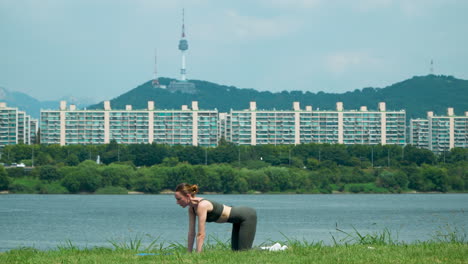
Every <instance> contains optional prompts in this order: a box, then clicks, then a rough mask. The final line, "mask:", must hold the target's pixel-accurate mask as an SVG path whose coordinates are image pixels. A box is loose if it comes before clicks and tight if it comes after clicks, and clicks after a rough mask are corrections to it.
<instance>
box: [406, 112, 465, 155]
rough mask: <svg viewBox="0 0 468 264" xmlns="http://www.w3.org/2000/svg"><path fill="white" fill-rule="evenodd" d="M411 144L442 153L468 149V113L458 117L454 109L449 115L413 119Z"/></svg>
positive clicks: (432, 115)
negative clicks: (454, 149)
mask: <svg viewBox="0 0 468 264" xmlns="http://www.w3.org/2000/svg"><path fill="white" fill-rule="evenodd" d="M410 131H411V139H410V142H411V144H413V145H415V146H418V147H422V148H427V149H430V150H432V151H433V152H435V153H442V152H444V151H449V150H450V149H453V148H468V112H465V115H464V116H457V115H455V113H454V109H453V108H448V109H447V115H445V116H437V115H434V112H432V111H431V112H428V113H427V119H413V120H411V122H410Z"/></svg>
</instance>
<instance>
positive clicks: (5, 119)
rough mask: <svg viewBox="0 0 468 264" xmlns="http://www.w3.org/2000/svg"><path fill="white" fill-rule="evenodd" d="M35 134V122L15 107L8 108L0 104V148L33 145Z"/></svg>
mask: <svg viewBox="0 0 468 264" xmlns="http://www.w3.org/2000/svg"><path fill="white" fill-rule="evenodd" d="M36 133H37V120H35V119H33V118H31V117H30V116H29V115H27V114H26V113H25V112H24V111H20V110H18V108H16V107H8V106H7V105H6V103H3V102H2V103H0V147H1V146H6V145H14V144H33V143H34V142H35V141H34V139H35V138H36ZM31 138H32V139H33V140H31Z"/></svg>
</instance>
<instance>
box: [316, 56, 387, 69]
mask: <svg viewBox="0 0 468 264" xmlns="http://www.w3.org/2000/svg"><path fill="white" fill-rule="evenodd" d="M380 64H381V63H380V61H379V60H378V59H377V58H374V57H372V56H371V55H369V54H367V53H364V52H337V53H333V54H330V55H328V56H327V57H326V58H325V67H326V69H327V70H328V71H330V72H331V73H334V74H342V73H345V72H347V71H350V70H354V69H356V68H357V67H361V68H374V67H376V66H379V65H380Z"/></svg>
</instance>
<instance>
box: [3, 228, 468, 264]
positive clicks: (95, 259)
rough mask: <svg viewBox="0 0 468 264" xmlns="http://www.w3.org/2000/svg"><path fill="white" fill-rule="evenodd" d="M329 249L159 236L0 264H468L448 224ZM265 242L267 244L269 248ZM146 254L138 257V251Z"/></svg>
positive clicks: (360, 237) (352, 238) (21, 253)
mask: <svg viewBox="0 0 468 264" xmlns="http://www.w3.org/2000/svg"><path fill="white" fill-rule="evenodd" d="M336 230H337V231H338V232H339V234H341V235H343V237H342V238H341V239H338V238H335V237H333V240H334V241H335V243H334V244H333V245H324V243H322V242H308V241H306V240H304V241H298V240H293V239H289V238H287V237H286V236H284V235H283V236H284V237H285V241H279V242H280V243H281V244H286V245H288V249H287V250H286V251H278V252H269V251H265V250H260V249H258V248H259V247H257V248H255V249H253V250H249V251H243V252H233V251H231V250H230V243H229V241H221V240H219V239H217V238H216V237H213V236H209V237H208V238H207V239H206V243H205V245H204V251H203V252H202V253H201V254H189V253H187V252H186V247H185V245H183V244H180V243H168V244H165V243H164V242H159V237H157V238H153V237H151V236H148V235H136V236H134V237H131V238H129V239H124V240H123V241H118V240H110V241H109V243H110V244H111V245H112V248H107V247H95V248H84V249H80V248H78V247H76V246H75V245H73V243H72V242H71V241H66V242H65V243H64V244H63V245H60V246H58V247H57V249H55V250H48V251H39V250H37V249H34V248H19V249H14V250H10V251H8V252H4V253H0V263H103V264H107V263H109V264H110V263H223V264H229V263H312V264H313V263H321V264H328V263H329V264H332V263H333V264H335V263H383V264H386V263H392V264H396V263H402V264H412V263H468V241H467V240H466V235H460V233H464V234H465V232H464V229H463V230H462V229H455V228H452V227H451V226H449V225H447V227H444V228H442V229H441V230H440V231H438V232H436V233H435V234H434V238H433V239H432V240H431V241H426V242H416V243H412V244H406V243H404V242H400V241H398V240H397V239H395V238H394V236H393V235H392V234H391V232H390V231H389V230H388V229H384V230H383V231H381V232H375V233H370V234H362V233H360V232H359V231H358V230H356V229H355V228H353V232H345V231H342V230H340V229H339V228H338V227H337V228H336ZM273 243H275V242H273V241H270V242H268V243H265V244H268V245H272V244H273ZM142 252H144V253H151V254H152V255H146V256H140V255H138V253H142Z"/></svg>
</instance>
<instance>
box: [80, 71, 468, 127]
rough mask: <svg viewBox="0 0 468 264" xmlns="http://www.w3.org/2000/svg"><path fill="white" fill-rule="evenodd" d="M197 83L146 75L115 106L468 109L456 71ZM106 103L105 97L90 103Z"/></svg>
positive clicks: (467, 87) (412, 113) (421, 112)
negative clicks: (377, 83) (324, 80)
mask: <svg viewBox="0 0 468 264" xmlns="http://www.w3.org/2000/svg"><path fill="white" fill-rule="evenodd" d="M159 81H160V83H161V84H164V85H168V84H169V82H170V81H172V79H168V78H160V79H159ZM191 82H193V83H195V85H196V87H197V90H198V92H197V93H196V94H184V93H179V92H177V93H170V92H169V91H167V90H165V89H159V88H153V87H152V86H151V81H148V82H146V83H144V84H142V85H140V86H138V87H136V88H134V89H132V90H130V91H129V92H127V93H125V94H122V95H120V96H119V97H117V98H114V99H112V100H111V106H112V109H124V108H125V105H132V106H133V109H145V108H146V107H147V101H154V102H155V105H156V108H158V109H179V108H180V107H181V105H184V104H185V105H189V106H190V104H191V101H198V102H199V107H200V108H201V109H215V108H216V109H218V110H219V111H221V112H228V111H229V110H230V109H235V110H240V109H247V108H248V107H249V102H250V101H256V102H257V108H258V109H291V108H292V103H293V102H294V101H299V102H300V104H301V108H304V107H305V106H306V105H312V106H313V108H314V109H317V108H320V109H321V110H334V109H335V104H336V102H338V101H341V102H343V103H344V107H345V109H359V107H360V106H367V107H368V109H370V110H372V109H377V104H378V102H381V101H384V102H386V103H387V109H388V110H400V109H406V111H407V117H408V118H417V117H425V116H426V112H427V111H434V112H435V114H436V115H444V114H446V111H447V108H448V107H454V108H455V113H456V114H457V115H462V114H463V113H464V111H468V81H467V80H461V79H456V78H454V77H452V76H443V75H427V76H415V77H413V78H411V79H408V80H405V81H402V82H399V83H395V84H393V85H390V86H387V87H385V88H371V87H370V88H363V89H361V90H359V89H356V90H355V91H352V92H345V93H341V94H337V93H326V92H318V93H311V92H303V91H283V92H277V93H272V92H268V91H263V92H260V91H257V90H254V89H240V88H236V87H233V86H225V85H219V84H215V83H211V82H207V81H200V80H191ZM95 108H102V102H101V103H99V104H96V105H93V106H90V107H89V109H95Z"/></svg>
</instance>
